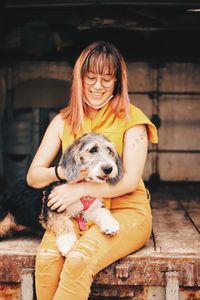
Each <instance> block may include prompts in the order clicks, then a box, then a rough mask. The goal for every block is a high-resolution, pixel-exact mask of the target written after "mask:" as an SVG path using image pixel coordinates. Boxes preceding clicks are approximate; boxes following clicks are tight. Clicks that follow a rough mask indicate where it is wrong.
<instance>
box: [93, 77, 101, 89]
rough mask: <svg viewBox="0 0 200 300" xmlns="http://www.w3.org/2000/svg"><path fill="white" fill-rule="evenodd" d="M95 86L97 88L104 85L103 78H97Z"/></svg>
mask: <svg viewBox="0 0 200 300" xmlns="http://www.w3.org/2000/svg"><path fill="white" fill-rule="evenodd" d="M94 87H95V88H96V89H101V88H102V87H103V85H102V83H101V78H97V80H96V82H95V84H94Z"/></svg>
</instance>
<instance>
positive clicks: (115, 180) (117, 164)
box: [107, 153, 122, 184]
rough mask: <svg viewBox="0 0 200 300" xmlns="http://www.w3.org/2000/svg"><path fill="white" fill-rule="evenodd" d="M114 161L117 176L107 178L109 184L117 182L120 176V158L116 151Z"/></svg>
mask: <svg viewBox="0 0 200 300" xmlns="http://www.w3.org/2000/svg"><path fill="white" fill-rule="evenodd" d="M115 163H116V166H117V171H118V172H117V176H115V177H114V178H108V180H107V182H108V183H110V184H117V183H118V182H119V181H120V179H121V178H122V160H121V157H120V156H119V154H118V153H117V154H116V160H115Z"/></svg>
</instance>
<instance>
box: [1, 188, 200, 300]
mask: <svg viewBox="0 0 200 300" xmlns="http://www.w3.org/2000/svg"><path fill="white" fill-rule="evenodd" d="M199 190H200V187H197V188H194V187H191V188H190V187H189V189H186V188H184V187H183V186H180V187H179V188H173V187H171V186H170V187H169V188H165V187H160V188H157V190H156V189H155V190H154V189H153V190H152V199H153V200H152V213H153V235H152V238H151V239H150V241H149V242H148V243H147V244H146V246H145V247H143V248H142V249H140V250H139V251H137V252H135V253H133V254H130V255H128V256H126V257H124V258H122V259H120V260H118V261H117V262H115V263H113V264H112V265H110V266H108V267H107V268H105V269H104V270H102V271H101V272H99V273H98V274H97V275H96V276H95V278H94V283H93V286H92V293H91V299H92V296H94V299H98V297H99V299H101V298H102V299H103V297H104V298H106V297H113V299H120V298H124V299H126V297H127V299H128V298H129V299H137V300H139V299H141V300H144V299H151V298H152V299H154V298H153V294H152V293H153V292H152V291H153V290H151V289H150V287H153V289H154V290H156V287H158V288H159V289H158V295H160V296H158V298H157V299H159V300H164V287H165V286H166V283H167V282H168V285H167V290H168V291H166V293H168V295H170V292H169V290H171V293H175V290H176V289H175V288H174V289H172V288H169V287H170V285H169V282H170V279H169V280H168V281H167V280H166V276H167V275H166V274H171V272H172V274H177V275H178V278H179V280H178V281H179V282H178V284H177V283H176V288H177V285H179V286H180V287H182V288H183V287H185V288H188V287H191V288H193V289H195V288H196V292H194V293H193V294H194V295H196V294H197V295H198V291H199V290H200V234H199V231H198V228H199V227H198V226H199V218H198V216H197V215H196V214H195V212H196V211H197V212H199V209H200V203H199V202H200V201H199V195H200V192H199ZM186 191H188V193H186ZM190 200H192V201H191V202H190ZM196 218H197V219H196ZM39 242H40V238H35V237H34V238H33V237H32V238H30V237H29V238H26V237H20V238H13V239H9V240H4V241H1V243H0V282H1V284H3V283H5V284H6V283H7V282H13V283H14V284H16V283H17V284H18V285H20V284H21V283H22V290H23V289H24V291H25V290H26V288H23V286H24V287H25V286H26V284H28V286H30V288H32V279H31V276H30V277H29V280H28V283H27V281H26V279H27V278H26V275H27V274H25V273H24V270H25V272H26V270H27V271H28V272H29V269H33V268H34V264H35V253H36V248H37V247H38V244H39ZM174 272H176V273H174ZM29 275H31V274H29ZM24 276H25V277H24ZM24 278H25V279H24ZM22 279H23V280H24V283H23V280H22ZM173 291H174V292H173ZM30 297H31V296H30ZM159 297H160V298H159ZM170 297H171V296H168V299H170V300H172V299H173V298H170ZM155 299H156V298H155ZM183 299H185V298H183ZM2 300H4V299H2ZM16 300H18V299H17V298H16ZM26 300H27V299H26Z"/></svg>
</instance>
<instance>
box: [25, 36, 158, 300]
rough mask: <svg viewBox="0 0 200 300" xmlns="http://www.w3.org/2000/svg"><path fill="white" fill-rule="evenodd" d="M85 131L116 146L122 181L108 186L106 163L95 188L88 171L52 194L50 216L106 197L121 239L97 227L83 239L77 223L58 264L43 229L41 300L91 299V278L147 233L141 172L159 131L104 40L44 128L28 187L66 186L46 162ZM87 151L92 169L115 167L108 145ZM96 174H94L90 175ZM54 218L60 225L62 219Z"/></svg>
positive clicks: (82, 61) (90, 51)
mask: <svg viewBox="0 0 200 300" xmlns="http://www.w3.org/2000/svg"><path fill="white" fill-rule="evenodd" d="M89 132H94V133H98V134H103V135H104V136H105V137H107V138H109V140H110V141H111V142H112V143H113V144H114V145H115V147H116V150H117V152H118V153H119V155H120V156H121V157H122V171H123V175H122V177H121V178H120V180H119V181H118V182H117V183H116V184H115V185H111V182H109V180H108V177H109V176H110V175H109V174H112V173H113V172H115V166H114V164H113V163H111V164H109V166H108V165H104V170H103V172H104V174H103V175H102V174H100V175H98V176H99V177H98V178H97V181H98V182H88V181H86V180H84V179H86V178H87V167H86V166H85V168H86V170H85V171H84V172H83V173H81V174H80V178H78V179H77V180H76V182H73V183H65V184H62V185H59V186H57V187H55V188H54V189H53V191H52V192H51V194H50V195H49V201H48V206H49V207H50V209H51V210H52V211H57V212H63V211H65V210H68V209H69V205H70V204H72V203H77V202H78V201H79V200H80V199H81V198H86V199H90V198H91V197H92V198H95V199H96V198H97V199H99V198H103V201H104V205H105V207H106V208H107V209H110V212H111V214H112V216H113V217H114V218H115V219H116V220H117V222H118V223H119V227H120V232H119V233H117V234H116V235H115V236H112V237H108V236H106V235H105V234H103V233H102V232H101V230H99V227H97V226H96V225H95V224H90V225H89V226H88V228H87V230H86V231H84V232H81V231H80V229H79V227H78V225H77V220H76V219H75V220H74V224H75V225H76V228H77V231H76V237H77V242H76V243H75V244H74V246H73V247H72V249H70V251H69V252H68V253H67V256H66V258H65V259H63V256H62V255H61V253H60V252H59V250H58V245H57V243H56V237H55V235H54V234H53V232H51V231H50V230H47V231H46V233H45V234H44V237H43V240H42V242H41V245H40V247H39V249H38V252H37V258H36V292H37V299H38V300H41V299H42V300H51V299H54V300H63V299H65V300H86V299H88V297H89V294H90V286H91V284H92V280H93V278H94V275H95V274H96V273H97V272H99V271H100V270H101V269H103V268H105V267H106V266H107V265H109V264H111V263H112V262H114V261H116V260H117V259H119V258H121V257H123V256H126V255H127V254H129V253H131V252H133V251H136V250H138V249H140V248H141V247H142V246H143V245H144V244H145V243H146V242H147V241H148V239H149V236H150V233H151V224H152V220H151V209H150V205H149V193H148V191H147V190H146V188H145V186H144V183H143V180H142V173H143V169H144V165H145V161H146V157H147V149H148V139H149V140H150V141H151V142H153V143H157V131H156V128H155V126H154V125H153V124H152V123H151V121H150V120H149V119H148V118H147V117H146V116H145V115H144V114H143V112H142V111H141V110H140V109H138V108H137V107H135V106H133V105H131V104H130V102H129V97H128V86H127V72H126V65H125V62H124V59H123V57H122V55H121V54H120V52H119V51H118V50H117V49H116V47H115V46H114V45H112V44H110V43H108V42H104V41H97V42H94V43H92V44H90V45H89V46H88V47H86V48H85V49H84V50H83V51H82V53H81V54H80V56H79V57H78V59H77V61H76V64H75V66H74V72H73V81H72V87H71V97H70V103H69V105H68V106H67V107H66V108H64V109H63V110H62V111H61V113H60V114H58V115H57V116H56V117H55V118H54V119H53V120H52V122H51V123H50V125H49V127H48V128H47V131H46V133H45V135H44V138H43V140H42V142H41V145H40V147H39V149H38V151H37V153H36V155H35V158H34V159H33V162H32V164H31V166H30V169H29V172H28V174H27V181H28V183H29V185H31V186H33V187H36V188H37V187H42V186H45V185H47V184H49V183H52V182H54V181H58V177H59V178H61V179H66V178H65V174H64V170H63V168H62V166H59V168H58V169H57V172H58V174H55V169H54V167H51V163H52V161H53V160H54V158H55V156H56V154H57V152H58V150H59V148H60V146H62V150H63V152H64V151H65V150H66V148H67V147H70V145H71V144H72V143H73V142H74V141H75V143H76V141H77V140H78V139H79V138H80V137H82V136H84V135H85V134H86V133H89ZM88 147H89V143H88V141H86V142H85V143H84V145H83V146H82V148H81V149H80V150H83V149H88V151H86V153H83V154H82V156H81V157H80V160H82V162H83V163H84V162H86V161H88V162H89V163H90V162H91V161H92V159H91V158H94V157H101V161H103V162H105V153H106V156H109V157H110V158H111V161H112V160H113V148H112V147H111V146H110V145H108V147H106V148H100V147H99V145H98V144H97V143H94V144H92V147H91V148H88ZM47 152H48V155H47ZM77 155H78V153H77V152H75V156H76V157H77ZM72 163H73V157H71V159H69V160H68V161H67V165H68V167H69V168H71V170H73V165H72ZM94 169H95V167H94ZM94 169H92V171H91V174H94V173H95V170H94ZM93 172H94V173H93ZM56 175H58V176H56ZM91 176H93V175H91ZM86 213H87V211H86ZM57 216H58V218H59V213H58V214H57ZM98 221H100V223H101V224H100V228H101V227H104V226H105V225H106V218H103V221H102V219H101V220H100V219H98ZM106 226H107V225H106ZM64 242H65V241H63V243H64ZM61 243H62V241H61Z"/></svg>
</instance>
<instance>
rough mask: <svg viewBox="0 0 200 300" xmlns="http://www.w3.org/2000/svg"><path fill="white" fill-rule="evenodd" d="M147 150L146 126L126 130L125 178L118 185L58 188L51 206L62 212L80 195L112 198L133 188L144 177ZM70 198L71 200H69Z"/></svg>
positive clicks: (53, 195)
mask: <svg viewBox="0 0 200 300" xmlns="http://www.w3.org/2000/svg"><path fill="white" fill-rule="evenodd" d="M147 151H148V137H147V131H146V125H137V126H134V127H132V128H130V129H128V130H127V132H126V133H125V136H124V147H123V158H122V163H123V177H122V179H121V180H120V181H119V183H117V184H116V185H110V184H108V183H102V184H99V183H93V182H92V183H91V182H80V183H76V184H73V185H71V184H64V185H62V186H59V187H55V188H54V190H53V191H52V193H51V194H50V196H49V199H50V200H49V202H48V205H49V206H51V209H58V208H59V209H58V211H59V212H61V211H63V210H64V209H65V208H66V207H67V206H68V205H69V204H71V203H73V202H75V201H76V200H77V199H78V198H79V197H82V196H87V195H90V196H91V197H96V198H113V197H117V196H121V195H124V194H126V193H129V192H132V191H134V190H135V189H136V188H137V186H138V183H139V181H140V179H141V176H142V173H143V169H144V165H145V161H146V157H147ZM68 198H69V199H68Z"/></svg>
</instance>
